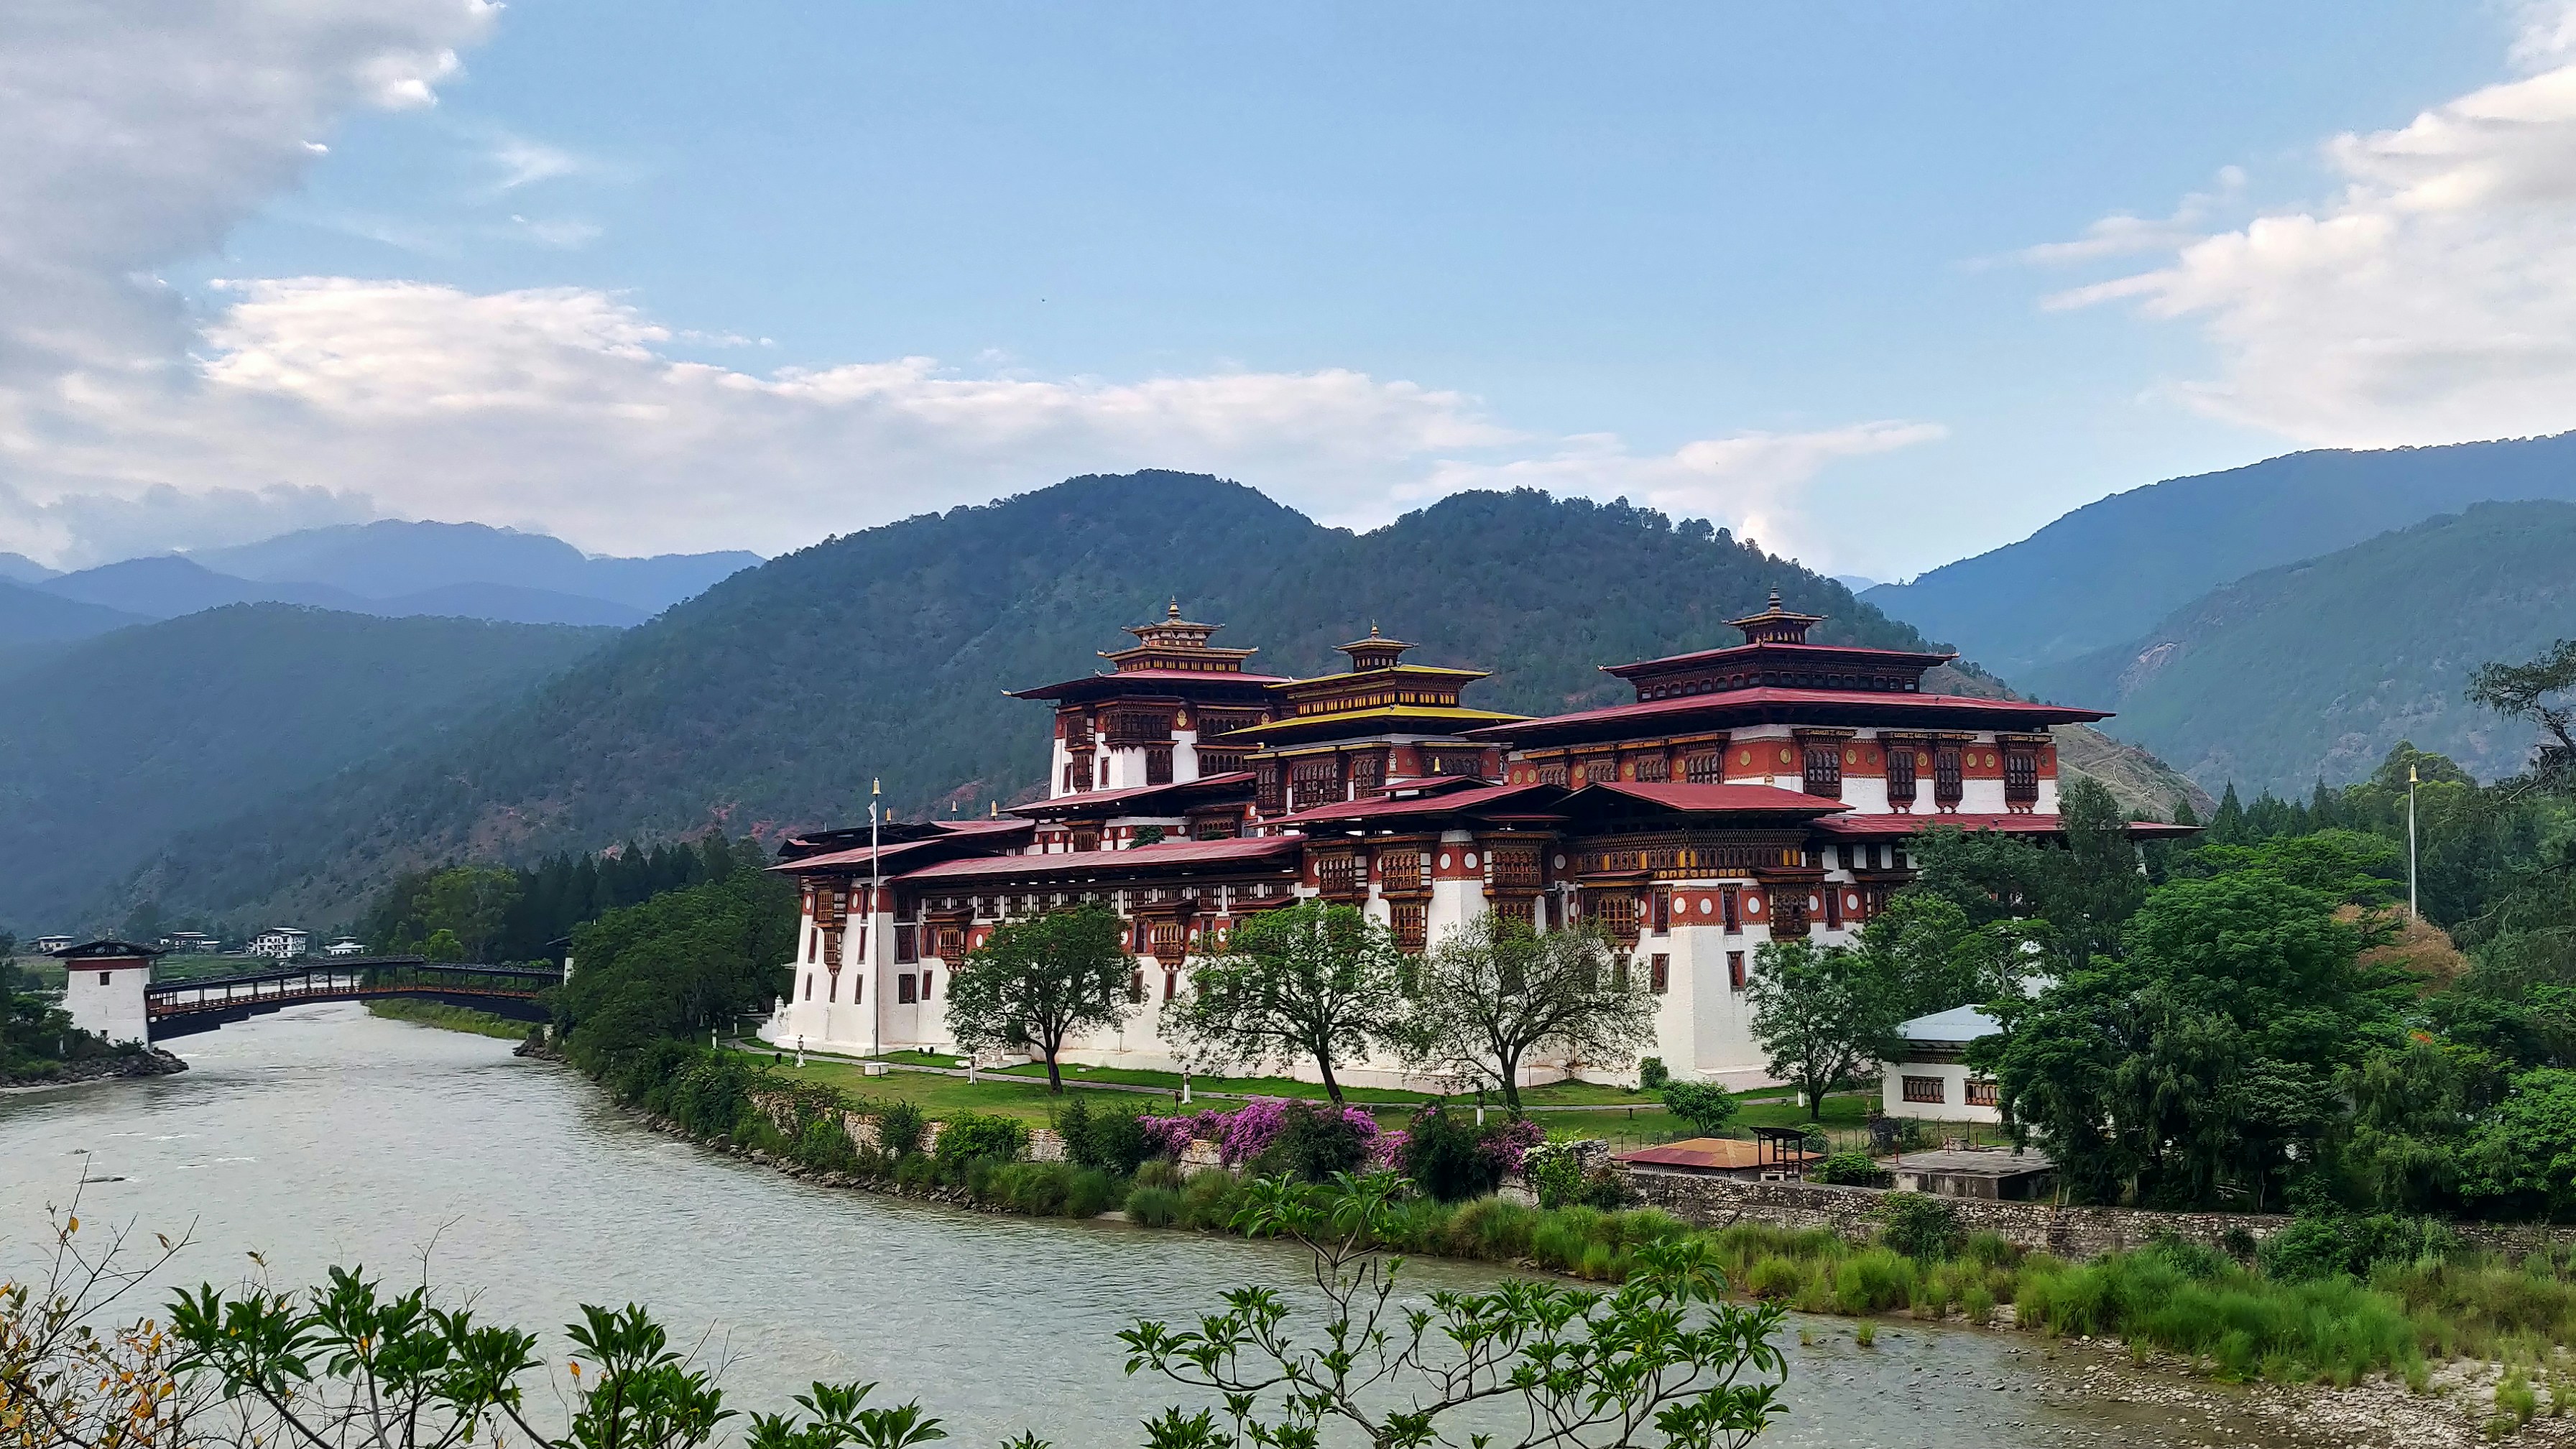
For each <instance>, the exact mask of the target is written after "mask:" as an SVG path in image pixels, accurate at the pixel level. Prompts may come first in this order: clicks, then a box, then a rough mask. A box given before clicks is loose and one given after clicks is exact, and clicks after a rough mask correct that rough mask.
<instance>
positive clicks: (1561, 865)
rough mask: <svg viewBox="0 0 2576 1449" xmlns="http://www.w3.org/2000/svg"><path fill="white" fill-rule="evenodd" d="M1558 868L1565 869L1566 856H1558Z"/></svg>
mask: <svg viewBox="0 0 2576 1449" xmlns="http://www.w3.org/2000/svg"><path fill="white" fill-rule="evenodd" d="M1556 868H1557V869H1558V870H1563V869H1565V857H1564V856H1561V855H1560V856H1558V857H1557V858H1556Z"/></svg>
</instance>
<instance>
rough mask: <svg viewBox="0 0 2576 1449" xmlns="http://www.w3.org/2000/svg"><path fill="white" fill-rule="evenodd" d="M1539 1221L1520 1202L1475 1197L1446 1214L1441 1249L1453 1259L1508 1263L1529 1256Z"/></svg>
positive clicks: (1537, 1217) (1535, 1214)
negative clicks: (1476, 1259) (1446, 1222)
mask: <svg viewBox="0 0 2576 1449" xmlns="http://www.w3.org/2000/svg"><path fill="white" fill-rule="evenodd" d="M1538 1222H1539V1215H1538V1214H1537V1213H1534V1212H1532V1211H1530V1210H1529V1209H1528V1208H1526V1207H1523V1206H1521V1205H1520V1204H1519V1203H1516V1202H1505V1201H1503V1200H1502V1199H1501V1198H1498V1197H1484V1198H1478V1199H1476V1200H1475V1201H1474V1202H1471V1203H1468V1204H1466V1205H1464V1206H1462V1207H1460V1208H1459V1209H1458V1210H1457V1211H1456V1212H1454V1213H1452V1214H1450V1215H1449V1222H1448V1225H1447V1227H1446V1229H1445V1230H1444V1231H1443V1233H1442V1234H1441V1237H1442V1239H1443V1247H1444V1250H1445V1251H1447V1252H1448V1253H1449V1255H1450V1256H1452V1257H1458V1258H1483V1259H1486V1260H1488V1261H1490V1262H1497V1263H1508V1262H1511V1261H1513V1260H1514V1259H1517V1258H1526V1257H1528V1256H1530V1236H1531V1233H1532V1232H1533V1231H1534V1230H1535V1229H1536V1227H1537V1225H1538Z"/></svg>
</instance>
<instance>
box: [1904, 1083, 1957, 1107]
mask: <svg viewBox="0 0 2576 1449" xmlns="http://www.w3.org/2000/svg"><path fill="white" fill-rule="evenodd" d="M1947 1086H1948V1083H1946V1082H1944V1081H1942V1080H1941V1079H1940V1078H1939V1077H1907V1078H1906V1079H1905V1100H1907V1101H1909V1102H1932V1103H1941V1102H1946V1101H1948V1100H1950V1094H1949V1092H1948V1091H1947V1090H1946V1088H1947Z"/></svg>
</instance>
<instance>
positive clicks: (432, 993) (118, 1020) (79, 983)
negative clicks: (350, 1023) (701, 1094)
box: [54, 941, 567, 1043]
mask: <svg viewBox="0 0 2576 1449" xmlns="http://www.w3.org/2000/svg"><path fill="white" fill-rule="evenodd" d="M160 954H161V953H160V952H159V951H157V950H155V949H153V948H151V947H148V946H137V945H134V944H132V943H130V942H124V941H91V942H88V943H87V944H84V945H79V946H74V947H71V948H70V949H68V950H64V951H57V952H55V953H54V955H55V956H56V958H58V959H60V960H61V961H62V962H63V965H64V968H65V970H66V972H67V973H68V974H67V978H66V981H65V988H64V992H63V1006H64V1009H65V1010H66V1011H68V1012H69V1013H70V1014H71V1018H72V1024H73V1025H75V1026H78V1027H80V1028H81V1029H82V1030H84V1031H90V1032H94V1033H96V1034H98V1035H99V1036H102V1037H104V1038H106V1039H107V1040H109V1041H133V1042H145V1043H150V1042H157V1041H165V1040H168V1039H170V1038H172V1037H181V1036H189V1035H193V1034H194V1033H197V1032H201V1031H213V1030H214V1029H215V1028H217V1027H219V1026H222V1025H224V1024H225V1023H227V1022H235V1021H246V1020H248V1019H250V1018H251V1017H253V1016H258V1015H262V1014H265V1013H267V1012H272V1011H277V1010H280V1009H282V1008H285V1007H289V1006H304V1005H309V1004H313V1003H318V1002H326V1001H373V1000H377V999H379V998H393V997H403V998H409V999H411V1000H414V1001H443V1002H445V1003H447V1004H448V1005H450V1006H461V1007H467V1008H470V1009H472V1010H475V1011H485V1012H490V1013H491V1014H493V1015H494V1016H500V1017H507V1018H509V1019H511V1020H514V1021H530V1022H536V1021H544V1020H546V1019H547V1016H548V1014H549V1013H548V1011H547V1008H546V1006H545V1004H544V1003H543V1002H542V1001H541V1000H540V999H539V997H540V994H541V993H543V992H544V991H545V990H546V989H547V988H549V987H552V986H556V985H559V984H561V983H562V981H563V980H564V977H565V975H566V974H567V973H566V972H565V971H564V970H562V969H559V968H553V967H528V966H476V965H468V964H464V963H460V962H452V961H436V962H433V961H431V960H429V959H428V958H426V957H422V956H344V957H338V958H334V959H330V960H323V961H313V962H295V963H290V964H286V965H281V966H279V967H277V968H275V969H273V970H267V971H252V972H244V973H241V974H238V975H232V976H198V977H189V978H183V979H180V980H176V981H155V980H153V979H152V974H153V973H152V962H153V959H154V958H155V957H157V956H159V955H160Z"/></svg>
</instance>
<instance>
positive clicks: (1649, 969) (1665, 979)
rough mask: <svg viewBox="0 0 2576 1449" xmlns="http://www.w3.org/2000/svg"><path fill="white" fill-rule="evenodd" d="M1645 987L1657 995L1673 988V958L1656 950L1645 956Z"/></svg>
mask: <svg viewBox="0 0 2576 1449" xmlns="http://www.w3.org/2000/svg"><path fill="white" fill-rule="evenodd" d="M1646 989H1647V990H1648V991H1651V992H1653V993H1655V994H1656V995H1657V996H1661V995H1663V994H1664V993H1665V992H1667V991H1670V990H1672V989H1673V958H1672V957H1670V956H1667V955H1665V954H1664V953H1663V952H1661V951H1658V952H1656V953H1655V954H1653V955H1652V956H1649V957H1647V958H1646Z"/></svg>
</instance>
